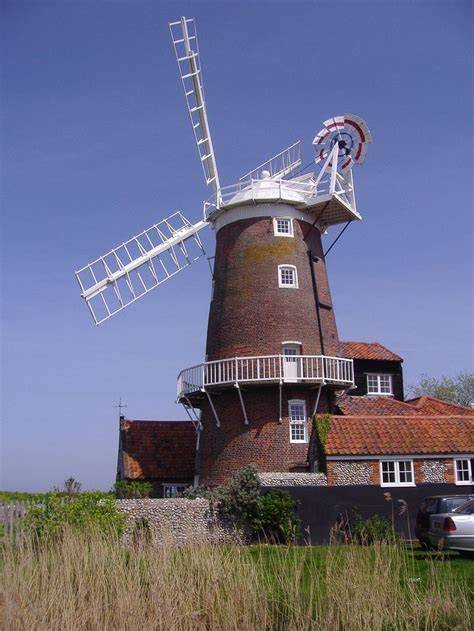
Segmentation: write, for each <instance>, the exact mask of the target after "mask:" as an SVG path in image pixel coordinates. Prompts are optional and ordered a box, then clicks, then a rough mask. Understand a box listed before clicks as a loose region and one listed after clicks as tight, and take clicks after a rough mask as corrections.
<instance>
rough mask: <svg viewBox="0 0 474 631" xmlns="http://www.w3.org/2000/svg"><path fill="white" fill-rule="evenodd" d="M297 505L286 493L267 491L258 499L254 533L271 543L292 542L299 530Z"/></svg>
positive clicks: (299, 522) (274, 490)
mask: <svg viewBox="0 0 474 631" xmlns="http://www.w3.org/2000/svg"><path fill="white" fill-rule="evenodd" d="M297 505H298V502H297V500H294V499H292V498H291V497H290V495H289V493H288V492H287V491H280V490H276V489H272V490H271V491H268V492H267V493H265V495H262V496H261V498H260V511H259V515H258V518H257V519H256V520H255V521H254V531H256V534H260V535H263V536H264V537H265V539H267V540H268V541H271V542H273V543H288V542H290V541H294V540H295V539H296V537H297V536H298V535H299V534H300V530H301V521H300V519H299V517H298V516H297V515H296V508H297Z"/></svg>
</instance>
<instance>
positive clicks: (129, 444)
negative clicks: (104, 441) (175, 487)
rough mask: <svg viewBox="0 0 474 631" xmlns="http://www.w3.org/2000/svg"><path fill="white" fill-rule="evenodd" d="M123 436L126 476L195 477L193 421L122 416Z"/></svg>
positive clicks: (156, 477) (121, 434)
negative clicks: (133, 418)
mask: <svg viewBox="0 0 474 631" xmlns="http://www.w3.org/2000/svg"><path fill="white" fill-rule="evenodd" d="M120 438H121V448H122V457H123V466H124V477H125V478H126V479H129V480H143V479H148V480H153V479H169V480H171V479H175V480H177V481H178V480H184V479H192V478H193V475H194V458H195V453H196V434H195V431H194V427H193V424H192V423H191V422H190V421H130V420H128V419H122V420H121V421H120ZM119 455H120V454H119Z"/></svg>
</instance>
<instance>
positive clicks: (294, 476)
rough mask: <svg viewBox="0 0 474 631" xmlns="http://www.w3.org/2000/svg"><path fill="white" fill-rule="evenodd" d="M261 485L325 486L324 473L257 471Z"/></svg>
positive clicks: (326, 482)
mask: <svg viewBox="0 0 474 631" xmlns="http://www.w3.org/2000/svg"><path fill="white" fill-rule="evenodd" d="M258 477H259V478H260V484H261V485H262V486H327V484H328V481H327V478H326V476H325V474H324V473H286V472H281V473H259V474H258Z"/></svg>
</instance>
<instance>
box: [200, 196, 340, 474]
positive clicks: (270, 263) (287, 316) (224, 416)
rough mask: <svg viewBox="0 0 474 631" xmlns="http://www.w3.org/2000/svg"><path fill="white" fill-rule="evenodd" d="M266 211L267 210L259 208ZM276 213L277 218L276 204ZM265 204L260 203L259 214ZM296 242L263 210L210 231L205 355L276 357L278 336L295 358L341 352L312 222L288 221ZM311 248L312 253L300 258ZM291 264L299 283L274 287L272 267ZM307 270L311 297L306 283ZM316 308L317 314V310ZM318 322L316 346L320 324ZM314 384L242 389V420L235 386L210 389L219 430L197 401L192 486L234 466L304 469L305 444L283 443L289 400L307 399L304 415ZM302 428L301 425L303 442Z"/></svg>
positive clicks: (329, 404)
mask: <svg viewBox="0 0 474 631" xmlns="http://www.w3.org/2000/svg"><path fill="white" fill-rule="evenodd" d="M267 212H268V210H267ZM281 212H282V215H281V216H285V211H284V208H283V207H282V211H281ZM264 214H265V205H263V206H262V215H264ZM293 231H294V238H288V237H278V236H275V235H274V228H273V219H272V218H271V217H270V216H267V217H265V216H262V217H259V218H253V219H242V220H240V221H237V222H234V223H230V224H228V225H225V226H223V227H222V228H221V229H220V230H219V231H218V233H217V244H216V258H215V265H214V270H215V284H214V295H213V300H212V302H211V307H210V313H209V326H208V337H207V349H206V352H207V360H208V361H212V360H216V359H223V358H231V357H243V356H244V357H245V356H247V357H251V356H262V355H278V354H280V353H281V352H282V342H289V341H292V342H300V343H301V353H302V354H303V355H320V354H325V355H339V340H338V335H337V328H336V321H335V316H334V311H333V309H332V301H331V295H330V291H329V283H328V279H327V274H326V267H325V262H324V257H323V251H322V245H321V235H320V232H319V231H318V229H317V228H315V227H313V226H312V225H311V224H309V223H307V222H304V221H301V220H296V219H294V220H293ZM308 250H310V251H311V253H312V255H313V258H311V259H310V257H309V256H308ZM283 264H288V265H294V266H295V267H296V269H297V275H298V288H295V289H293V288H280V287H279V283H278V266H279V265H283ZM312 271H313V272H314V277H315V282H316V286H317V292H318V298H319V303H320V304H322V305H323V306H322V307H320V308H319V309H317V307H316V299H315V292H314V288H313V280H312ZM318 312H319V313H318ZM318 317H319V318H320V323H321V331H322V338H323V343H322V344H321V340H320V335H319V326H318V322H319V320H318ZM316 393H317V391H316V389H315V388H314V384H312V385H302V384H301V385H298V386H296V385H295V386H294V387H293V386H289V385H288V384H285V385H284V386H283V400H282V415H281V419H282V420H281V422H279V418H280V410H279V406H280V401H279V386H278V384H274V385H272V386H266V385H264V384H261V385H258V386H252V387H247V388H245V389H243V390H242V395H243V399H244V404H245V408H246V412H247V416H248V419H249V424H248V425H245V424H244V418H243V411H242V408H241V404H240V400H239V396H238V392H237V390H236V389H235V388H233V387H230V388H227V389H223V390H221V391H218V392H211V396H212V401H213V404H214V406H215V408H216V411H217V414H218V416H219V420H220V423H221V427H220V428H218V427H216V421H215V417H214V413H213V411H212V409H211V407H210V405H209V403H208V402H207V401H206V400H205V401H204V403H203V407H202V423H203V427H204V429H203V432H202V434H201V448H200V454H199V456H198V471H199V476H200V482H201V483H202V484H206V483H218V484H222V483H225V482H227V481H228V479H229V478H230V476H231V474H232V473H233V471H235V470H237V469H239V468H241V467H242V466H244V465H245V464H251V463H253V464H256V465H257V467H258V468H259V470H260V471H263V472H275V471H276V472H280V471H281V472H287V473H288V472H304V471H308V470H309V467H308V445H309V442H308V443H291V442H290V426H289V418H288V400H290V399H302V400H304V401H305V402H306V414H307V417H310V416H311V414H312V412H313V407H314V402H315V399H316ZM332 408H333V398H332V394H331V393H330V392H329V391H323V393H322V395H321V399H320V404H319V407H318V412H320V413H324V412H330V411H331V410H332ZM309 435H310V428H309V427H308V438H309Z"/></svg>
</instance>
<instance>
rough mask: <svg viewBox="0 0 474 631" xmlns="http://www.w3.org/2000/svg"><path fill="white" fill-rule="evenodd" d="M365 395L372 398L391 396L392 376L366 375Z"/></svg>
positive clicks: (381, 374) (380, 374)
mask: <svg viewBox="0 0 474 631" xmlns="http://www.w3.org/2000/svg"><path fill="white" fill-rule="evenodd" d="M366 376H367V394H369V395H372V396H386V397H391V396H393V384H392V381H393V380H392V375H390V374H387V373H366Z"/></svg>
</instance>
